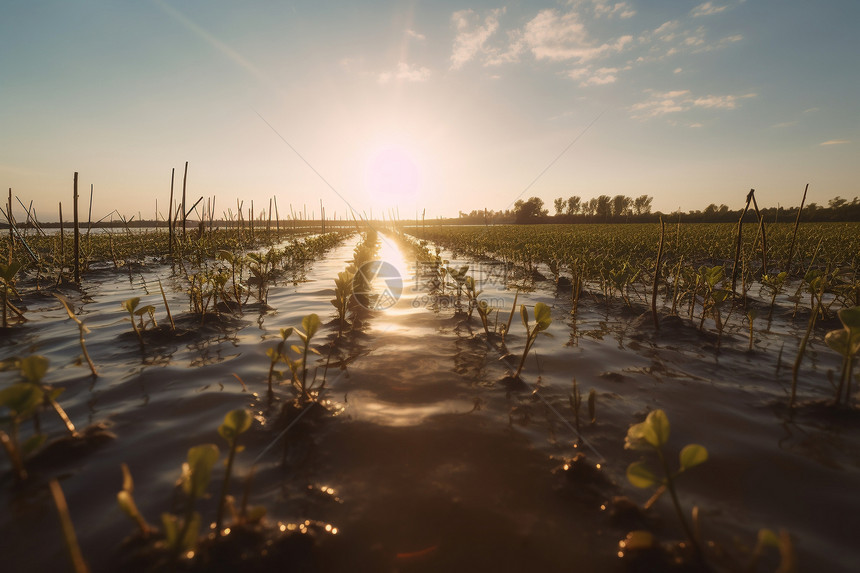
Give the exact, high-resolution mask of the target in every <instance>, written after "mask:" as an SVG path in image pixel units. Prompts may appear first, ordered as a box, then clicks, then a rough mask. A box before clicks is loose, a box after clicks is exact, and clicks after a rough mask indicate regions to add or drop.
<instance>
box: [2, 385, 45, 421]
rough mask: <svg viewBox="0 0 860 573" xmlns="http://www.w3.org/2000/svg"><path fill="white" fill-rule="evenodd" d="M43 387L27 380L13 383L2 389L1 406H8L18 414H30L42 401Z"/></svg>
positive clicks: (24, 415)
mask: <svg viewBox="0 0 860 573" xmlns="http://www.w3.org/2000/svg"><path fill="white" fill-rule="evenodd" d="M43 396H44V392H43V391H42V389H41V388H40V387H39V386H37V385H35V384H29V383H27V382H19V383H17V384H12V385H11V386H9V387H7V388H3V389H2V390H0V406H6V407H7V408H9V409H10V410H12V412H13V413H14V414H15V415H16V416H23V417H26V416H29V415H30V414H31V413H32V412H33V411H34V410H35V409H36V406H38V405H39V404H40V403H41V402H42V397H43Z"/></svg>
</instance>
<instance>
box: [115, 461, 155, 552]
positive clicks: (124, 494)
mask: <svg viewBox="0 0 860 573" xmlns="http://www.w3.org/2000/svg"><path fill="white" fill-rule="evenodd" d="M121 467H122V489H121V490H120V491H119V492H118V493H117V494H116V500H117V503H118V504H119V507H120V509H121V510H122V512H123V513H125V514H126V515H127V516H129V517H130V518H131V519H132V520H133V521H134V522H135V523H136V524H137V526H138V528H140V534H141V535H142V536H143V537H144V538H147V537H149V535H150V534H151V533H152V532H153V528H152V526H151V525H149V523H147V522H146V519H144V517H143V515H141V513H140V511H139V510H138V509H137V504H136V503H135V502H134V480H132V478H131V471H130V470H129V469H128V465H127V464H125V463H123V464H122V465H121Z"/></svg>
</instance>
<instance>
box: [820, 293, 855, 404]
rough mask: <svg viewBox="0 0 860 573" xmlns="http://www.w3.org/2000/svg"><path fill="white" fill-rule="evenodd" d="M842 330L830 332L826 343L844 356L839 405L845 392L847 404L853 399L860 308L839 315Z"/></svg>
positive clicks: (841, 312) (843, 311) (838, 388)
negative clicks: (853, 372) (852, 387)
mask: <svg viewBox="0 0 860 573" xmlns="http://www.w3.org/2000/svg"><path fill="white" fill-rule="evenodd" d="M838 316H839V320H840V321H841V322H842V328H841V329H838V330H831V331H830V332H828V333H827V334H826V335H825V337H824V341H825V342H826V343H827V346H829V347H830V348H831V349H833V350H835V351H836V352H838V353H839V354H840V355H842V370H841V371H840V373H839V384H838V385H837V387H836V399H835V400H834V404H836V405H838V404H839V403H840V402H841V401H842V399H843V397H842V391H843V390H844V391H845V397H844V399H845V403H848V402H849V401H850V399H851V372H852V370H853V365H854V357H855V356H857V354H860V306H855V307H853V308H843V309H842V310H840V311H839V313H838Z"/></svg>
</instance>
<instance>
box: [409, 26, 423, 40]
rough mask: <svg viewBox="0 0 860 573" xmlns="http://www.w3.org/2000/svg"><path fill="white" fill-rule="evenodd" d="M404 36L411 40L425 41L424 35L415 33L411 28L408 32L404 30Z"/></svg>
mask: <svg viewBox="0 0 860 573" xmlns="http://www.w3.org/2000/svg"><path fill="white" fill-rule="evenodd" d="M406 36H407V37H408V38H412V39H414V40H418V41H423V40H426V39H427V36H425V35H424V34H422V33H420V32H416V31H415V30H413V29H411V28H410V29H409V30H406Z"/></svg>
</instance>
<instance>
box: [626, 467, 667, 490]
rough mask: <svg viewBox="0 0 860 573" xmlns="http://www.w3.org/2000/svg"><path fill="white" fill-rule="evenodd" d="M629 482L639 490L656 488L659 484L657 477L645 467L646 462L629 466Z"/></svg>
mask: <svg viewBox="0 0 860 573" xmlns="http://www.w3.org/2000/svg"><path fill="white" fill-rule="evenodd" d="M627 481H629V482H630V483H631V484H632V485H633V486H634V487H639V488H646V487H654V486H655V485H657V484H658V483H659V482H658V481H657V476H655V475H654V473H653V472H652V471H651V470H649V469H648V468H647V467H645V463H644V462H633V463H632V464H630V465H629V466H627Z"/></svg>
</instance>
